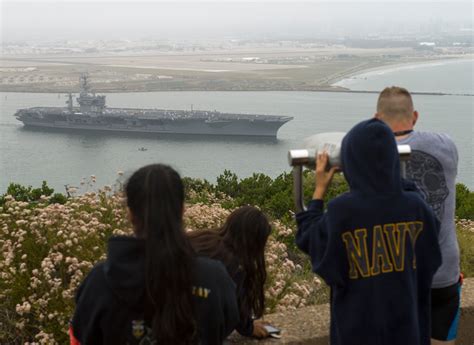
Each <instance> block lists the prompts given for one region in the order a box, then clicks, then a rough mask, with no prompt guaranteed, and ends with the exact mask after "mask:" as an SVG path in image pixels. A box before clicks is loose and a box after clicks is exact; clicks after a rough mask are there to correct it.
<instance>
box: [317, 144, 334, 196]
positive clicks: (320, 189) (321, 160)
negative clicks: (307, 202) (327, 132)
mask: <svg viewBox="0 0 474 345" xmlns="http://www.w3.org/2000/svg"><path fill="white" fill-rule="evenodd" d="M328 162H329V156H328V154H327V152H323V153H317V154H316V171H315V174H314V176H315V179H316V187H315V189H314V193H313V199H316V200H322V199H323V198H324V195H325V194H326V191H327V189H328V187H329V185H330V183H331V180H332V178H333V176H334V173H335V172H336V171H337V170H338V168H337V167H332V168H331V169H329V170H327V165H328Z"/></svg>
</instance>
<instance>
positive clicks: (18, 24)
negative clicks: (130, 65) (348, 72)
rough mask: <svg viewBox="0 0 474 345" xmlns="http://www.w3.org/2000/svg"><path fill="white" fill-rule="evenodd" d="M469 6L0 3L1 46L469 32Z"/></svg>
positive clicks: (112, 0) (224, 0)
mask: <svg viewBox="0 0 474 345" xmlns="http://www.w3.org/2000/svg"><path fill="white" fill-rule="evenodd" d="M472 7H473V5H472V2H471V1H442V2H433V1H429V0H426V1H409V0H406V1H403V0H391V1H387V0H386V1H380V0H373V1H364V2H361V1H355V0H354V1H347V0H346V1H337V0H336V1H334V0H332V1H316V0H315V1H306V2H299V1H289V0H287V1H270V0H268V1H266V0H261V1H245V0H240V1H235V0H234V1H230V0H220V1H199V0H196V1H189V0H188V1H173V2H166V1H116V0H108V1H77V0H76V1H68V0H63V1H13V0H0V11H1V31H2V35H1V37H2V40H3V41H15V40H27V41H35V40H58V39H83V40H87V39H124V38H125V39H127V38H128V39H140V38H152V39H191V40H192V39H199V38H203V39H204V38H224V37H226V38H264V37H268V38H285V37H286V38H295V37H324V36H332V37H335V36H338V35H340V36H350V35H352V36H357V35H362V36H363V35H367V34H369V33H373V34H385V33H387V32H391V33H395V32H401V33H406V32H411V33H413V32H417V31H420V32H421V31H430V30H433V31H436V30H445V29H453V30H455V29H458V28H460V27H470V28H472V22H473V8H472Z"/></svg>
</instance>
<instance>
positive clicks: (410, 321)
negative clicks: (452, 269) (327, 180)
mask: <svg viewBox="0 0 474 345" xmlns="http://www.w3.org/2000/svg"><path fill="white" fill-rule="evenodd" d="M341 157H342V169H343V172H344V176H345V178H346V179H347V181H348V183H349V186H350V191H349V192H348V193H345V194H343V195H341V196H339V197H337V198H335V199H333V200H332V201H331V202H329V204H328V208H327V212H326V213H324V212H323V201H322V200H313V201H311V202H310V204H309V206H308V210H307V211H304V212H301V213H299V214H297V215H296V221H297V224H298V232H297V235H296V244H297V245H298V247H299V248H300V249H301V250H302V251H303V252H305V253H307V254H308V255H309V256H310V257H311V263H312V267H313V271H314V272H315V273H316V274H318V275H319V276H321V277H322V278H323V279H324V280H325V281H326V283H327V284H328V285H329V286H330V287H331V301H330V305H331V329H330V338H331V344H332V345H429V344H430V293H431V282H432V279H433V275H434V273H435V272H436V270H437V268H438V267H439V266H440V264H441V254H440V249H439V245H438V239H437V236H438V231H439V223H438V222H437V220H436V218H435V216H434V214H433V212H432V211H431V209H430V208H429V206H428V205H427V204H425V202H424V201H423V200H422V199H421V198H420V197H419V196H418V194H417V193H415V192H409V191H405V190H403V189H402V183H401V179H400V167H399V164H400V163H399V158H398V152H397V147H396V143H395V138H394V136H393V134H392V132H391V130H390V129H389V127H387V126H386V125H385V124H383V123H382V122H381V121H379V120H376V119H372V120H368V121H364V122H361V123H359V124H358V125H356V126H355V127H354V128H353V129H352V130H351V131H349V133H348V134H347V135H346V136H345V138H344V139H343V142H342V148H341Z"/></svg>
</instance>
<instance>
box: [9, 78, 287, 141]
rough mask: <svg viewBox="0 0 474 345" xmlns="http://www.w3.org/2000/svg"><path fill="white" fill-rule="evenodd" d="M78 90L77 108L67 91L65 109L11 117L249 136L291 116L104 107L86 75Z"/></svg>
mask: <svg viewBox="0 0 474 345" xmlns="http://www.w3.org/2000/svg"><path fill="white" fill-rule="evenodd" d="M80 90H81V92H80V96H79V97H78V98H77V103H78V104H79V107H77V106H76V107H74V104H73V102H74V101H73V97H72V94H69V95H68V100H67V101H66V104H67V108H61V107H35V108H28V109H20V110H18V111H17V112H16V113H15V116H16V118H17V119H18V120H19V121H21V122H23V124H24V125H25V126H26V127H34V128H40V129H41V128H49V129H68V130H81V131H101V132H104V131H105V132H121V133H122V132H128V133H157V134H160V133H163V134H198V135H219V136H226V135H238V136H253V137H276V136H277V132H278V129H279V128H280V127H281V126H282V125H283V124H285V123H286V122H288V121H290V120H291V119H292V117H289V116H276V115H254V114H228V113H221V112H218V111H205V110H191V111H186V110H166V109H135V108H108V107H106V105H105V96H99V95H96V94H95V93H93V92H91V87H90V85H89V82H88V77H87V75H86V74H82V75H81V77H80Z"/></svg>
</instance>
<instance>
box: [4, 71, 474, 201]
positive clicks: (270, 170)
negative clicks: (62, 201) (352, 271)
mask: <svg viewBox="0 0 474 345" xmlns="http://www.w3.org/2000/svg"><path fill="white" fill-rule="evenodd" d="M471 79H472V76H471ZM364 81H365V80H364ZM387 84H392V83H387ZM376 100H377V95H376V94H350V93H311V92H151V93H123V94H119V93H116V94H108V95H107V104H108V106H110V107H137V108H169V109H189V108H190V107H191V105H193V107H194V109H212V110H213V109H217V110H219V111H223V112H244V113H245V112H246V113H263V114H280V115H290V116H294V120H292V121H290V122H289V123H287V124H285V125H284V126H283V127H282V128H281V129H280V131H279V133H278V140H275V141H271V140H256V139H251V138H250V139H249V138H229V137H227V138H222V137H215V138H214V137H197V136H166V137H160V136H159V135H156V136H155V137H150V136H147V137H137V136H125V135H120V134H113V135H111V134H108V135H104V134H95V133H70V132H68V133H65V132H42V131H31V130H26V129H23V127H22V124H21V123H20V122H18V121H17V120H16V119H15V118H14V117H13V114H14V112H15V111H16V110H17V109H18V108H25V107H32V106H40V105H41V106H62V105H63V104H64V101H65V97H64V95H59V96H58V95H57V94H35V93H0V101H1V107H0V111H1V112H0V155H1V156H0V169H1V174H0V193H3V192H4V191H5V190H6V187H7V186H8V184H9V183H10V182H18V183H22V184H30V185H33V186H39V185H40V184H41V181H42V180H46V181H48V184H49V185H50V186H52V187H54V188H55V189H56V190H58V191H64V185H66V184H70V185H73V186H78V185H79V183H80V181H81V179H82V178H88V177H89V176H90V175H95V176H96V177H97V185H99V186H102V185H105V184H113V183H114V182H115V181H116V178H117V174H116V173H117V171H120V170H121V171H124V172H125V173H126V174H127V173H131V172H133V170H135V169H136V168H138V167H140V166H142V165H144V164H149V163H154V162H163V163H167V164H170V165H172V166H174V167H175V168H177V169H178V170H179V171H180V173H181V174H182V175H183V176H191V177H200V178H206V179H209V180H211V181H214V180H215V178H216V177H217V176H218V175H220V174H221V173H222V172H223V171H224V169H229V170H231V171H233V172H235V173H237V175H238V176H239V177H245V176H249V175H251V174H252V173H254V172H262V173H265V174H268V175H271V176H277V175H279V174H280V173H282V172H283V171H289V167H288V164H287V159H286V156H287V151H288V150H289V149H292V148H299V147H301V143H302V141H303V138H305V137H307V136H310V135H312V134H315V133H319V132H328V131H347V130H349V129H350V128H351V127H352V126H353V125H354V124H355V123H356V122H358V121H361V120H363V119H367V118H369V117H371V116H373V113H374V108H375V103H376ZM414 101H415V104H416V108H417V110H418V111H419V112H420V120H419V123H418V125H417V129H418V130H430V131H439V132H445V133H448V134H449V135H450V136H451V137H452V138H453V139H454V141H455V142H456V144H457V146H458V150H459V156H460V166H459V175H458V181H460V182H463V183H465V184H466V185H468V186H469V187H470V188H471V189H473V188H474V182H473V139H472V137H473V101H474V97H463V96H428V95H416V96H415V97H414ZM141 148H145V149H146V151H141V150H140V149H141Z"/></svg>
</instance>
